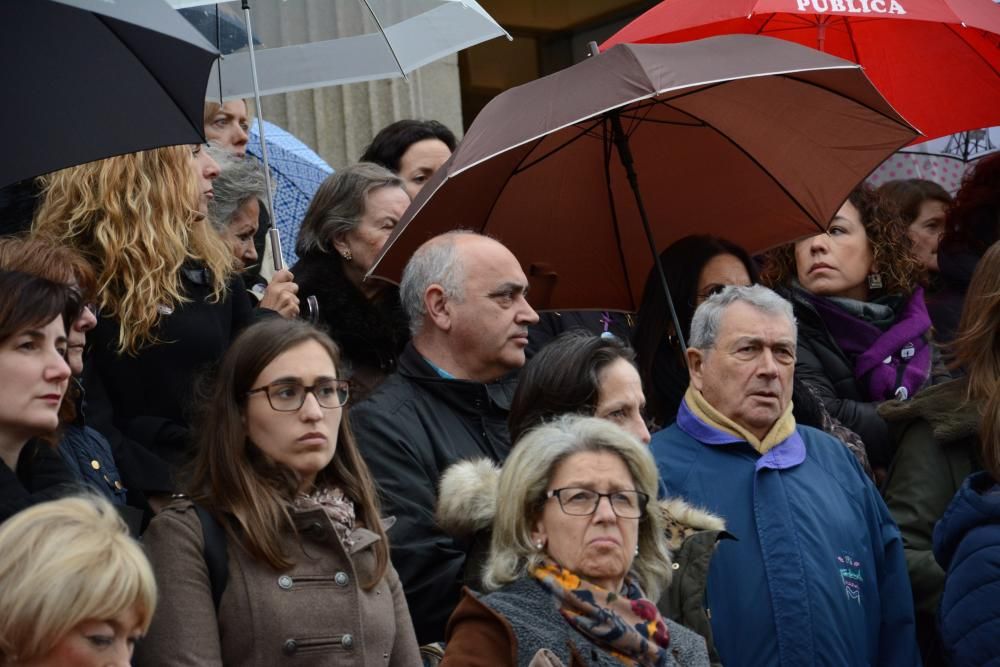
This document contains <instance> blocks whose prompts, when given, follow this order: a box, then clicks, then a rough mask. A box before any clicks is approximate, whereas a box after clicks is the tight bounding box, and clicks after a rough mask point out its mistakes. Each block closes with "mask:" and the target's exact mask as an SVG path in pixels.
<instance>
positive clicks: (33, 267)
mask: <svg viewBox="0 0 1000 667" xmlns="http://www.w3.org/2000/svg"><path fill="white" fill-rule="evenodd" d="M0 269H3V270H5V271H22V272H24V273H31V274H33V275H36V276H41V277H42V278H45V279H46V280H51V281H52V282H54V283H62V284H63V285H71V286H74V287H76V289H77V291H79V293H80V296H81V297H82V298H83V300H84V301H87V300H90V299H92V298H93V297H94V291H95V289H96V287H97V276H96V275H95V273H94V267H92V266H91V265H90V262H88V261H87V260H86V259H84V257H83V255H81V254H80V253H78V252H77V251H75V250H73V249H72V248H70V247H68V246H64V245H59V244H57V243H52V242H51V241H49V240H47V239H40V238H34V237H28V236H8V237H4V238H0Z"/></svg>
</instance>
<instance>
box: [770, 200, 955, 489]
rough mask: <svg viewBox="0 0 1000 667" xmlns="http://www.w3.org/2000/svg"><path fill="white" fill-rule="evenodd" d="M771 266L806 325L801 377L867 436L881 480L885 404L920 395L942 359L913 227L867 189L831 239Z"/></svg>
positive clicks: (800, 247)
mask: <svg viewBox="0 0 1000 667" xmlns="http://www.w3.org/2000/svg"><path fill="white" fill-rule="evenodd" d="M770 259H771V261H770V263H769V266H768V269H767V277H768V278H769V280H770V282H772V284H777V285H781V286H783V287H784V295H785V296H786V298H788V299H789V300H790V301H791V302H792V304H793V306H794V308H795V317H796V319H797V320H798V325H799V339H798V357H797V359H796V364H795V372H796V375H797V377H798V378H799V379H800V380H802V381H804V382H805V383H806V384H807V385H809V386H810V387H811V388H812V389H813V390H814V391H815V392H816V394H817V395H818V396H819V397H820V399H821V400H822V401H823V403H824V404H825V405H826V407H827V409H828V410H829V411H830V413H831V414H832V415H833V416H834V417H836V418H837V419H839V420H840V421H841V422H842V423H843V424H844V425H845V426H847V427H848V428H850V429H851V430H852V431H854V432H855V433H857V434H859V435H860V436H861V437H862V439H863V440H864V442H865V447H866V449H867V450H868V456H869V459H870V460H871V464H872V467H873V468H875V469H876V474H877V475H878V474H879V469H881V472H882V473H884V472H885V469H886V468H888V465H889V462H890V461H891V459H892V445H891V442H892V440H891V438H890V437H889V430H888V427H887V425H886V422H885V421H884V420H883V419H882V418H881V417H880V416H879V415H878V412H877V408H878V405H879V404H880V403H882V402H883V401H886V400H889V399H900V400H906V399H908V398H910V397H912V396H913V395H914V394H916V393H917V391H919V390H920V389H921V388H922V387H923V386H925V385H926V384H928V383H929V381H930V379H931V369H932V366H933V365H934V360H935V359H936V356H937V355H936V352H935V349H934V346H933V344H932V343H931V336H930V334H931V321H930V317H929V316H928V314H927V308H926V307H925V305H924V297H923V289H922V288H921V287H920V286H919V280H918V279H919V278H920V268H919V265H918V264H917V261H916V259H915V258H914V257H913V255H912V253H911V244H910V241H909V240H908V238H907V236H906V225H905V223H904V222H903V220H902V218H901V217H900V215H899V213H898V211H897V210H896V209H895V207H894V206H893V205H892V204H890V203H888V202H887V200H885V199H884V198H883V197H881V196H880V195H878V194H877V193H876V192H875V191H874V190H872V189H871V188H869V187H867V186H861V187H859V188H857V189H855V190H854V191H853V192H852V193H851V194H850V196H849V197H848V200H847V201H846V202H844V204H843V206H841V207H840V210H838V211H837V214H836V215H835V216H834V217H833V220H831V221H830V223H829V225H828V226H827V228H826V230H825V232H823V233H821V234H817V235H815V236H811V237H808V238H805V239H802V240H800V241H798V242H797V243H795V244H793V245H789V246H786V247H784V248H780V249H778V250H777V251H775V252H774V253H773V254H772V256H771V258H770Z"/></svg>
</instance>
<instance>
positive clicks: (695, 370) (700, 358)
mask: <svg viewBox="0 0 1000 667" xmlns="http://www.w3.org/2000/svg"><path fill="white" fill-rule="evenodd" d="M687 362H688V374H689V375H690V376H691V386H692V387H694V388H695V389H697V390H698V391H701V388H702V386H703V384H704V376H703V375H702V373H704V371H705V353H704V352H703V351H702V350H699V349H698V348H694V347H689V348H688V349H687Z"/></svg>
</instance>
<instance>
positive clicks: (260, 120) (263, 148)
mask: <svg viewBox="0 0 1000 667" xmlns="http://www.w3.org/2000/svg"><path fill="white" fill-rule="evenodd" d="M243 21H244V22H245V23H246V30H247V47H248V48H249V49H250V75H251V79H252V81H253V101H254V105H255V106H256V107H257V134H258V136H259V137H260V157H261V159H262V160H263V162H264V188H265V189H266V190H267V213H268V215H269V216H271V221H272V223H271V224H274V219H275V218H274V215H275V213H274V195H273V191H272V189H271V166H270V164H269V163H268V160H267V142H266V141H265V138H264V108H263V106H261V102H260V83H258V81H257V60H256V58H254V49H253V28H252V27H251V24H250V3H249V2H248V0H243ZM220 74H221V71H220ZM220 78H221V77H220ZM276 237H277V235H276V234H273V235H271V236H270V237H269V238H276ZM278 245H279V246H280V241H279V242H278ZM278 257H281V250H280V248H279V250H278ZM264 263H265V264H266V262H264ZM283 264H284V261H283V258H282V261H281V262H280V263H279V262H275V266H274V268H275V270H280V269H282V268H284V267H283ZM261 273H262V275H263V271H262V272H261ZM264 278H266V279H268V280H270V278H271V276H264Z"/></svg>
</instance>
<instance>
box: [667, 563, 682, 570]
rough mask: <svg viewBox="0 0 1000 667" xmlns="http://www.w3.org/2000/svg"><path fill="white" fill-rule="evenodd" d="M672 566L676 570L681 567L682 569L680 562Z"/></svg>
mask: <svg viewBox="0 0 1000 667" xmlns="http://www.w3.org/2000/svg"><path fill="white" fill-rule="evenodd" d="M670 567H672V568H673V569H675V570H679V569H681V564H680V563H674V564H672V565H671V566H670Z"/></svg>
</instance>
